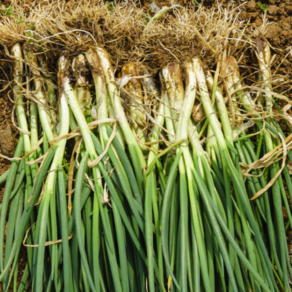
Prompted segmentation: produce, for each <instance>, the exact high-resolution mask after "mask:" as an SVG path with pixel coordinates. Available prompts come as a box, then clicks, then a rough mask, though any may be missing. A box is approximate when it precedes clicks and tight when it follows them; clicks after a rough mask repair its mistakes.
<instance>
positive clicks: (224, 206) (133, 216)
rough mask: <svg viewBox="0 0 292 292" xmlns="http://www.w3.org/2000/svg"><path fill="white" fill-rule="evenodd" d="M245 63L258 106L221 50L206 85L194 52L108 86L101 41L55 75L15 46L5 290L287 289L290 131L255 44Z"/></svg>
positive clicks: (41, 59) (3, 237)
mask: <svg viewBox="0 0 292 292" xmlns="http://www.w3.org/2000/svg"><path fill="white" fill-rule="evenodd" d="M255 54H256V57H257V60H258V66H259V72H260V74H259V82H260V84H261V85H262V87H259V92H261V93H262V95H261V97H260V98H256V99H255V98H253V95H250V94H249V93H248V92H247V91H246V87H245V86H244V84H243V81H242V78H241V77H240V72H239V67H238V65H237V62H236V60H235V59H234V58H233V57H232V56H229V55H227V54H223V56H221V57H220V59H219V61H218V64H217V68H216V73H215V75H214V76H213V74H212V73H211V71H209V70H208V69H207V68H206V65H205V64H203V62H202V61H201V60H200V59H199V58H197V57H194V58H193V59H192V60H191V61H189V62H185V63H184V64H183V65H179V64H177V63H173V64H167V65H166V66H164V67H163V68H162V69H161V70H160V72H159V73H158V74H157V75H158V78H157V79H159V82H157V80H155V79H154V78H153V76H151V75H149V74H148V71H147V72H145V75H144V76H138V74H137V72H138V71H141V70H139V68H137V67H136V65H135V64H134V63H128V64H126V65H124V67H123V68H122V70H121V73H119V77H120V78H118V79H116V78H115V74H114V71H113V68H112V66H111V61H110V58H109V56H108V54H107V52H106V51H105V49H103V48H100V47H91V48H89V49H88V51H86V52H85V53H84V54H80V55H78V56H76V57H74V58H73V59H69V58H67V57H65V56H61V57H60V58H59V60H58V72H57V74H53V73H51V72H49V66H48V63H49V61H48V60H47V57H46V55H45V54H44V53H43V52H40V51H39V50H38V48H36V47H35V46H34V45H27V44H26V45H23V47H21V46H20V44H15V45H14V46H13V47H12V48H11V60H12V61H13V76H14V83H13V84H14V85H13V93H14V100H15V104H16V114H17V122H18V129H19V131H20V136H19V141H18V145H17V147H16V150H15V155H14V158H13V159H12V164H11V167H10V169H9V170H8V171H7V172H5V173H4V174H2V175H1V176H0V183H1V184H2V183H4V182H6V184H5V192H4V195H3V201H2V204H1V206H0V208H1V209H0V212H1V213H0V271H1V274H0V280H1V282H2V285H3V291H10V290H9V289H10V287H13V291H19V292H22V291H28V290H29V289H30V290H31V291H36V292H41V291H120V292H122V291H123V292H128V291H132V292H134V291H149V292H154V291H185V292H186V291H191V292H195V291H208V292H212V291H214V292H215V291H234V292H236V291H283V290H284V291H290V286H289V277H292V270H291V266H290V257H289V250H288V246H287V241H286V232H287V230H290V228H291V226H292V216H291V211H290V206H289V201H288V197H287V193H288V195H289V197H290V198H291V196H292V182H291V178H290V174H289V170H288V168H287V163H286V160H285V159H286V156H288V159H289V160H290V161H291V162H292V153H291V152H289V149H290V144H291V142H290V140H291V137H290V136H288V137H286V136H285V134H284V133H283V131H282V129H281V127H280V125H279V124H278V123H277V122H276V120H275V118H274V117H273V104H275V105H276V106H277V104H276V103H275V100H274V99H273V96H274V93H273V91H272V87H271V72H270V51H269V47H268V46H267V45H266V43H265V42H262V43H261V46H259V48H258V50H257V51H256V52H255ZM91 80H92V81H91ZM278 96H280V95H279V94H278ZM226 100H227V102H226ZM194 104H196V105H198V106H194ZM277 108H278V107H277ZM198 109H199V110H200V111H202V110H203V111H204V114H205V115H204V117H203V118H202V119H201V120H198V119H196V118H194V117H195V116H196V115H197V111H198ZM278 110H279V112H280V114H281V111H280V109H279V108H278ZM283 207H285V209H286V211H287V215H288V216H287V217H288V219H287V220H286V222H284V217H283V213H282V212H283V211H282V209H283ZM285 223H286V226H285ZM6 224H7V232H6V234H5V232H4V230H5V225H6ZM22 245H24V246H25V247H26V251H27V262H26V265H25V269H24V271H23V273H22V278H21V281H18V273H19V268H18V265H19V253H20V248H21V247H22Z"/></svg>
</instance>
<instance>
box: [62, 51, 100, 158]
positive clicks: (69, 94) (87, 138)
mask: <svg viewBox="0 0 292 292" xmlns="http://www.w3.org/2000/svg"><path fill="white" fill-rule="evenodd" d="M68 66H69V62H68V60H67V59H66V58H65V57H64V56H62V57H60V59H59V73H58V74H59V76H58V80H60V83H61V85H60V90H62V91H63V92H64V95H65V97H66V99H67V101H68V104H69V105H70V108H71V110H72V112H73V114H74V117H75V119H76V121H77V123H78V126H79V128H80V131H81V133H82V138H83V140H84V143H85V147H86V149H87V151H88V153H89V155H90V156H91V157H90V158H91V159H92V158H93V159H95V158H96V157H97V154H96V152H95V148H94V144H93V142H92V139H91V135H90V133H91V131H90V129H89V127H88V125H87V122H86V119H85V117H84V115H83V112H82V110H81V108H80V106H79V103H78V100H77V96H76V93H75V91H74V90H73V88H72V86H71V85H70V80H69V77H68V76H66V75H65V74H64V72H65V70H66V68H68Z"/></svg>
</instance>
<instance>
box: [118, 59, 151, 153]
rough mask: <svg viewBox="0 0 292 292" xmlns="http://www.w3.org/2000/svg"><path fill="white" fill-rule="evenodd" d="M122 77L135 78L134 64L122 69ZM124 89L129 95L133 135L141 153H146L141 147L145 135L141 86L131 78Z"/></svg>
mask: <svg viewBox="0 0 292 292" xmlns="http://www.w3.org/2000/svg"><path fill="white" fill-rule="evenodd" d="M122 76H131V77H135V76H137V69H136V65H135V64H134V63H128V64H126V65H125V66H123V68H122ZM125 89H126V90H127V92H128V93H129V94H130V97H129V96H127V99H130V111H131V116H132V119H133V123H134V127H133V133H134V135H136V136H137V138H138V139H139V140H140V141H141V142H142V145H141V146H140V147H141V148H142V150H143V151H147V148H146V147H145V146H143V144H144V143H145V135H144V133H143V128H144V125H145V121H146V117H145V114H144V113H143V109H142V108H143V104H144V98H143V92H142V86H141V83H140V81H139V80H137V79H135V78H133V79H131V80H129V82H128V83H127V84H126V85H125Z"/></svg>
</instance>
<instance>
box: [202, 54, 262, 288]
mask: <svg viewBox="0 0 292 292" xmlns="http://www.w3.org/2000/svg"><path fill="white" fill-rule="evenodd" d="M224 57H225V56H223V60H221V68H225V70H226V72H224V70H222V71H223V72H222V78H224V84H225V87H226V91H227V93H228V94H229V93H230V92H231V91H233V90H234V88H233V80H232V72H231V71H230V67H228V65H227V63H228V62H227V61H226V60H225V59H224ZM229 63H230V58H229ZM211 78H212V77H211V75H210V73H207V78H206V79H207V82H208V84H209V83H212V80H211ZM231 101H232V105H231V106H232V107H233V110H234V113H235V114H234V115H233V118H234V119H235V120H234V121H233V125H234V128H233V129H231V123H230V122H229V119H228V113H227V110H226V107H225V103H224V100H223V96H222V93H221V92H218V93H216V105H217V108H218V113H219V116H220V119H221V123H222V126H223V131H224V134H225V133H226V134H227V135H226V134H225V136H227V137H228V139H226V141H227V142H226V143H230V144H229V147H230V149H233V148H232V147H233V146H234V143H233V139H232V136H237V135H238V133H239V131H240V127H241V126H240V124H241V123H242V118H241V115H240V110H239V108H238V103H237V100H236V98H235V97H234V96H232V99H231ZM235 145H236V148H237V150H238V153H237V152H236V150H235V149H233V152H234V153H231V154H232V156H233V160H234V161H235V158H236V159H238V156H239V160H240V161H241V162H243V163H246V160H245V157H244V156H243V155H242V148H241V145H240V142H236V143H235ZM225 168H226V167H225ZM229 180H230V179H229ZM247 181H248V183H249V184H248V185H249V187H250V188H248V189H252V190H255V186H254V181H253V180H252V179H251V178H250V177H248V178H247ZM229 185H230V182H229ZM229 188H230V187H229ZM229 195H230V201H229V203H230V204H232V201H231V195H232V194H229ZM253 195H254V194H253ZM235 197H236V198H237V206H235V208H238V209H239V211H240V213H241V214H242V216H241V219H242V220H241V222H242V223H241V224H242V227H243V231H244V232H243V234H244V238H245V245H246V248H247V250H248V251H249V252H248V257H249V259H250V261H251V263H252V264H253V266H254V268H255V269H257V263H256V255H255V253H257V251H256V248H254V243H253V241H252V236H251V232H250V230H249V228H248V225H247V224H246V217H245V214H244V210H243V207H242V204H241V203H240V200H239V199H238V195H237V193H236V192H235ZM233 200H234V199H233ZM256 203H257V205H258V206H259V209H260V210H261V205H260V204H259V202H258V201H257V202H256ZM230 207H231V208H232V206H230ZM261 211H262V210H261ZM233 217H234V214H233V215H232V219H231V220H232V225H234V218H233ZM264 217H265V216H264ZM230 218H231V217H230ZM234 227H235V228H236V227H237V226H234ZM234 227H233V228H234ZM236 232H239V230H238V228H237V230H236ZM236 262H237V259H235V262H234V263H236ZM264 264H265V263H264ZM242 271H243V272H242V273H246V272H247V271H246V269H245V268H244V267H242ZM237 275H238V276H237V278H238V277H240V278H242V276H240V275H239V274H237ZM238 282H242V280H241V279H238ZM252 286H253V287H254V282H253V280H252ZM253 289H254V288H253ZM256 289H259V288H258V287H257V288H256Z"/></svg>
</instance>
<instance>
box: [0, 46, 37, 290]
mask: <svg viewBox="0 0 292 292" xmlns="http://www.w3.org/2000/svg"><path fill="white" fill-rule="evenodd" d="M11 54H12V55H13V56H14V57H15V61H14V66H13V75H14V81H15V85H14V87H13V91H14V96H15V102H16V114H17V121H18V126H19V128H20V129H21V131H22V132H21V137H20V139H19V143H18V146H17V149H16V152H15V155H16V157H17V156H18V157H20V155H21V153H22V151H24V153H25V155H26V154H28V153H29V152H30V150H31V141H30V137H29V134H30V133H29V130H28V125H27V120H26V115H25V109H24V100H23V95H22V89H21V87H22V83H23V82H22V77H23V60H22V51H21V47H20V44H15V45H14V46H13V47H12V49H11ZM29 160H30V161H32V160H34V157H33V155H32V154H31V155H30V156H29ZM26 161H28V159H26ZM20 166H22V168H23V167H24V165H23V163H20V161H13V162H12V165H11V168H10V171H9V174H8V177H7V182H6V184H5V191H4V194H3V200H2V204H1V217H0V226H1V227H0V230H1V231H0V245H1V246H0V258H1V261H0V268H1V273H3V270H4V267H5V266H7V265H8V260H9V256H10V252H11V244H8V245H7V244H6V246H5V258H4V262H3V251H4V250H3V245H4V230H5V222H6V214H7V212H8V205H9V202H10V201H11V199H13V197H14V195H15V194H14V195H13V194H11V192H12V188H13V182H14V177H15V176H16V174H17V173H19V171H20V169H19V168H20ZM18 178H19V175H18ZM22 179H23V177H22ZM19 181H20V180H19ZM20 183H21V181H20ZM17 198H18V199H20V197H19V195H18V196H17ZM13 201H14V202H15V204H16V203H17V202H16V201H15V200H13ZM11 203H12V201H11ZM12 213H13V212H10V214H9V220H10V217H11V216H15V214H12ZM10 226H11V224H10ZM13 232H14V227H11V235H12V234H13ZM9 233H10V232H9ZM7 240H8V243H9V234H7ZM8 286H9V283H8V276H6V277H5V278H4V280H3V289H4V291H7V289H8Z"/></svg>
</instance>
